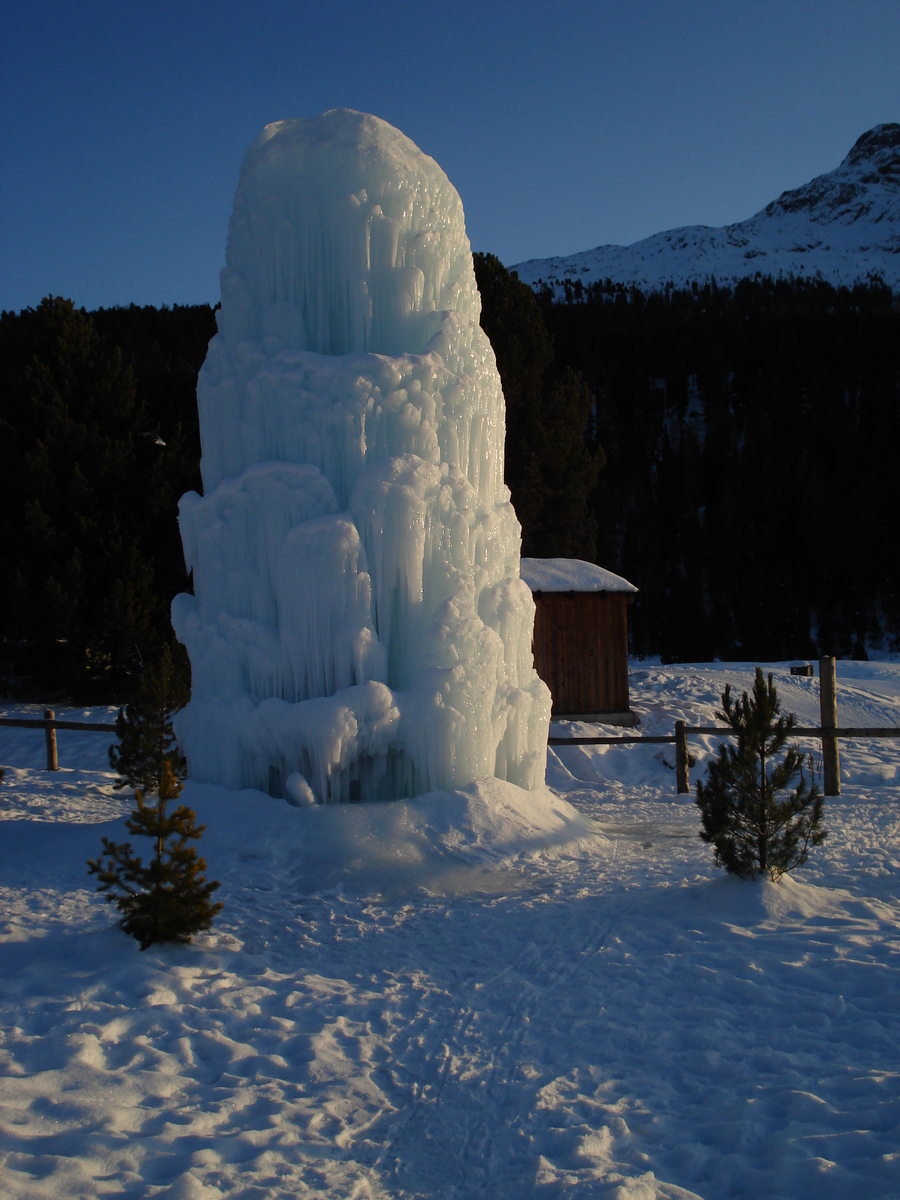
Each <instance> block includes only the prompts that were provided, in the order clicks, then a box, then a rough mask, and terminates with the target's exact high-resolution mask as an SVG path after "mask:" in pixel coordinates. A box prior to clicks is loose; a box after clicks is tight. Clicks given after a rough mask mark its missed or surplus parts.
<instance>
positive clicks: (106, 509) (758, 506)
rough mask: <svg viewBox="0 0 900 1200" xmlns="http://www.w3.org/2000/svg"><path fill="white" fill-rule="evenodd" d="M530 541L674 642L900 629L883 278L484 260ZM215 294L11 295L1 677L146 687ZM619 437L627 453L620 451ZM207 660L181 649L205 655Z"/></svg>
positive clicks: (511, 456) (786, 647)
mask: <svg viewBox="0 0 900 1200" xmlns="http://www.w3.org/2000/svg"><path fill="white" fill-rule="evenodd" d="M475 268H476V274H477V278H478V284H479V288H480V290H481V295H482V301H483V312H482V319H481V320H482V325H483V327H484V329H485V331H486V332H487V334H488V336H489V337H490V339H491V343H492V345H493V347H494V350H495V353H496V356H497V363H498V367H499V370H500V375H501V378H502V380H503V388H504V394H505V396H506V403H507V445H506V478H507V482H508V484H509V486H510V489H511V492H512V497H513V503H514V504H515V507H516V511H517V513H518V515H519V518H520V520H521V521H522V525H523V553H524V554H526V555H533V556H538V557H540V556H573V557H578V558H586V559H589V560H594V561H597V562H599V563H601V564H602V565H604V566H607V567H609V568H611V569H612V570H614V571H618V572H619V573H620V574H622V575H624V576H626V578H628V579H630V580H631V581H632V582H633V583H635V584H636V585H637V586H638V587H639V588H640V596H639V597H638V600H637V602H636V604H635V605H634V606H633V607H632V609H631V614H630V624H631V634H632V639H633V640H632V649H633V650H634V651H635V652H637V653H644V654H654V653H657V654H661V655H662V656H663V657H664V658H667V659H682V660H706V659H711V658H713V657H715V656H719V657H721V658H725V659H728V658H743V659H756V660H760V659H768V658H788V657H795V656H797V657H799V656H804V655H813V654H816V653H817V652H822V653H835V654H838V655H842V656H849V655H852V654H861V653H863V652H864V646H865V642H866V640H867V639H868V640H871V639H873V638H877V637H878V636H879V635H880V634H881V633H883V632H886V633H887V635H888V638H889V640H890V639H891V638H892V639H894V641H895V642H896V640H897V639H898V638H900V472H898V471H897V470H896V468H895V466H894V457H895V455H896V452H897V446H898V445H900V302H898V300H897V299H895V298H894V297H893V296H892V294H891V292H890V291H889V290H888V289H887V288H885V287H883V286H881V285H878V284H873V285H871V286H867V287H857V288H854V289H852V290H848V289H835V288H833V287H830V286H829V285H827V284H824V283H821V282H797V283H782V282H779V283H772V282H771V281H768V280H763V281H752V282H749V281H748V282H746V283H742V284H740V285H739V286H738V287H737V288H735V289H734V290H729V289H724V288H723V289H720V288H716V287H715V286H714V285H711V286H709V287H706V288H703V289H698V288H696V287H695V288H693V289H691V290H684V291H673V290H667V291H666V292H664V293H657V294H653V295H650V296H644V295H642V294H641V293H640V292H637V291H634V290H629V289H625V288H622V287H614V286H609V285H608V286H605V287H601V286H597V287H594V288H590V289H578V288H577V287H575V288H572V289H571V290H570V294H569V298H568V300H567V301H565V302H562V303H554V302H553V301H552V300H551V298H550V297H549V295H547V294H544V295H543V296H540V297H536V296H535V295H534V293H533V292H532V291H531V289H530V288H528V287H527V286H526V285H525V284H523V283H521V282H520V281H519V280H518V279H517V278H516V277H515V275H511V274H510V273H509V272H508V271H506V270H505V268H504V267H503V266H502V265H501V264H500V262H499V261H498V260H497V259H496V258H494V257H493V256H491V255H476V256H475ZM214 332H215V314H214V312H213V310H212V308H210V307H209V306H208V305H202V306H194V307H184V308H180V307H177V306H176V307H175V308H173V309H167V308H164V309H160V310H157V309H155V308H150V307H147V308H137V307H134V306H132V307H131V308H128V309H109V310H104V309H100V310H99V311H97V312H94V313H86V312H84V311H83V310H78V309H76V308H75V307H74V305H72V303H71V302H70V301H66V300H61V299H58V298H56V299H54V298H48V299H47V300H44V301H43V302H42V304H41V305H40V306H39V307H38V308H37V309H26V310H24V311H23V312H21V313H18V314H14V313H3V314H2V316H0V513H2V521H0V691H4V692H9V691H18V692H27V691H31V692H32V693H33V694H36V695H39V696H40V697H41V698H43V699H49V698H51V697H52V696H53V695H55V694H59V695H62V694H68V695H70V696H71V697H73V698H84V699H92V698H98V699H103V700H106V701H115V702H124V701H128V700H129V699H131V698H133V697H134V696H135V695H136V694H137V690H138V689H139V686H140V675H141V667H142V663H143V662H144V661H145V660H147V661H156V660H158V658H159V656H160V654H161V653H162V652H163V649H164V648H165V647H166V646H169V647H170V648H171V649H173V650H174V652H175V653H176V655H181V651H180V648H178V647H177V646H176V645H175V643H174V641H173V637H172V631H171V627H170V623H169V605H170V603H171V599H172V597H173V596H174V595H175V593H176V592H178V591H181V590H184V589H185V588H186V587H187V586H188V580H187V577H186V575H185V571H184V562H183V558H182V551H181V541H180V537H179V534H178V526H177V504H178V498H179V497H180V496H181V495H182V493H183V492H185V491H187V490H188V489H190V488H199V486H200V476H199V459H200V444H199V432H198V425H197V405H196V384H197V373H198V371H199V368H200V366H201V364H202V362H203V360H204V358H205V356H206V349H207V345H208V342H209V340H210V338H211V337H212V335H213V333H214ZM604 450H605V452H606V453H605V455H604ZM181 661H183V656H182V660H181Z"/></svg>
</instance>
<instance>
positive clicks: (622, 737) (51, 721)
mask: <svg viewBox="0 0 900 1200" xmlns="http://www.w3.org/2000/svg"><path fill="white" fill-rule="evenodd" d="M819 706H820V711H821V713H822V724H821V725H795V726H794V728H793V729H792V730H791V734H792V736H795V737H814V738H821V741H822V759H823V764H824V773H825V795H826V796H839V795H840V794H841V775H840V758H839V755H838V749H837V743H838V738H900V728H895V727H893V726H877V727H872V728H864V727H861V726H855V725H847V726H840V725H838V723H837V687H836V679H835V660H834V659H833V658H821V659H819ZM3 725H7V726H9V725H13V726H18V727H19V728H20V729H43V730H44V733H45V735H46V739H47V770H48V771H58V770H59V757H58V752H57V746H56V731H57V729H75V730H83V731H84V732H85V733H115V732H116V727H115V725H111V724H110V723H109V722H108V721H58V720H57V719H56V713H55V712H54V711H53V709H52V708H45V709H44V715H43V717H0V726H3ZM734 736H735V732H734V730H733V729H732V728H731V726H730V725H687V724H686V723H685V722H684V721H676V722H675V732H674V733H672V734H641V733H635V734H598V735H596V736H591V737H551V738H548V739H547V743H548V745H550V746H624V745H629V744H632V745H633V744H635V743H642V744H644V745H657V746H659V745H670V746H671V745H674V746H675V778H676V786H677V789H678V792H679V793H682V794H683V793H685V792H690V790H691V781H690V758H689V756H688V748H687V739H688V738H689V737H734Z"/></svg>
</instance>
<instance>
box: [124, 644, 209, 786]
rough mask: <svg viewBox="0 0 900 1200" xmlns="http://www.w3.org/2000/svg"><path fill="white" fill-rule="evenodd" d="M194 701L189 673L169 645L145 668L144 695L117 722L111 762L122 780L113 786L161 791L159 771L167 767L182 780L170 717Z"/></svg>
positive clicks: (180, 765)
mask: <svg viewBox="0 0 900 1200" xmlns="http://www.w3.org/2000/svg"><path fill="white" fill-rule="evenodd" d="M189 699H190V685H189V683H188V680H187V672H186V670H185V668H184V667H183V666H182V665H181V664H180V663H179V662H178V661H177V660H176V658H175V656H174V655H173V654H172V652H171V650H170V649H169V647H168V646H166V647H165V648H164V649H163V652H162V654H161V655H160V658H159V660H158V663H157V664H156V665H155V666H147V667H146V668H145V669H144V673H143V676H142V678H141V689H140V695H139V697H138V699H137V700H135V701H133V702H132V703H131V704H129V705H128V707H127V708H125V709H119V715H118V717H116V734H117V736H118V739H119V744H118V746H110V748H109V761H110V765H111V766H112V768H113V770H115V771H116V772H118V775H119V778H118V780H117V781H116V782H115V783H114V784H113V787H116V788H124V787H133V788H140V789H141V790H142V791H153V792H155V791H158V789H159V785H160V778H161V776H160V770H161V767H162V764H163V763H164V762H167V763H168V764H169V766H170V767H171V768H172V773H173V775H175V776H176V777H177V778H183V777H184V765H183V760H182V758H181V755H180V754H179V752H178V746H177V744H176V742H175V734H174V733H173V732H172V717H173V716H174V714H175V713H176V712H178V710H179V709H181V708H184V706H185V704H187V702H188V700H189Z"/></svg>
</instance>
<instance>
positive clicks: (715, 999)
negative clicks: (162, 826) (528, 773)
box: [0, 662, 900, 1200]
mask: <svg viewBox="0 0 900 1200" xmlns="http://www.w3.org/2000/svg"><path fill="white" fill-rule="evenodd" d="M754 666H755V664H752V663H748V664H739V663H720V664H715V665H697V666H662V665H659V664H653V663H648V662H640V663H632V665H631V680H630V693H631V698H632V703H633V706H634V708H635V710H636V711H637V712H638V713H639V715H640V718H641V729H642V731H643V732H646V733H651V734H656V733H671V731H672V729H673V726H674V722H675V720H677V719H680V720H686V721H687V722H688V724H696V725H707V724H712V723H714V718H713V714H714V711H715V709H716V708H717V707H719V705H720V696H721V692H722V690H723V688H724V685H725V684H726V683H731V685H732V687H733V688H735V689H737V690H741V689H747V688H750V687H752V683H753V675H754ZM763 666H764V669H766V670H772V671H773V673H774V675H775V683H776V686H777V688H778V691H779V695H780V696H781V697H782V699H783V701H784V704H785V708H786V709H788V710H791V711H793V712H795V713H796V714H797V717H798V721H799V722H800V724H802V725H814V724H815V723H816V716H817V710H818V680H817V679H815V678H801V677H797V676H791V675H790V674H789V671H788V664H785V663H773V664H763ZM837 678H838V715H839V720H840V722H841V723H842V724H844V723H846V724H848V725H849V724H852V725H874V726H884V725H900V663H896V662H894V663H849V662H839V663H838V664H837ZM34 711H39V710H34ZM3 715H10V716H12V715H16V714H15V713H14V712H13V711H12V709H11V708H6V709H4V710H3ZM22 715H24V714H22ZM58 715H59V716H60V717H69V718H71V717H74V718H78V717H80V718H81V719H89V718H90V717H91V716H93V717H94V719H98V720H99V719H104V720H108V719H109V717H110V715H112V714H111V713H108V712H107V711H106V710H99V711H98V710H94V711H93V712H88V711H79V712H70V711H67V712H63V711H62V710H58ZM578 728H583V727H582V726H579V725H577V724H576V723H564V722H559V723H558V726H557V727H555V730H554V732H560V733H562V732H564V731H565V730H567V729H571V730H573V731H574V730H576V729H578ZM594 729H596V727H594ZM609 732H611V733H615V732H616V731H615V730H610V731H609ZM58 738H59V758H60V763H61V770H60V771H59V772H57V773H55V774H50V773H48V772H46V771H44V770H43V767H44V762H45V750H44V735H43V732H42V731H41V730H40V729H37V730H19V729H10V728H3V729H0V763H2V764H3V765H4V766H5V767H6V778H5V781H4V782H3V783H2V784H0V1195H3V1196H14V1197H16V1198H17V1200H19V1198H21V1200H38V1198H40V1200H63V1198H66V1200H70V1198H72V1197H76V1196H77V1197H91V1198H93V1197H102V1196H122V1195H125V1196H134V1197H155V1196H166V1197H168V1196H172V1197H176V1198H177V1197H188V1198H193V1197H198V1198H203V1200H207V1198H215V1197H225V1196H228V1197H231V1196H235V1197H238V1196H248V1197H273V1198H276V1197H277V1198H279V1200H280V1198H281V1197H284V1198H285V1200H287V1198H288V1197H290V1198H291V1200H293V1198H294V1197H297V1196H317V1197H321V1198H323V1200H344V1198H345V1197H354V1196H355V1197H372V1198H375V1200H382V1198H385V1197H391V1198H396V1200H410V1198H412V1197H422V1198H424V1197H434V1198H436V1200H437V1198H438V1197H441V1198H443V1197H451V1196H456V1197H466V1198H468V1197H473V1198H475V1197H484V1198H485V1200H487V1198H488V1197H490V1198H491V1200H521V1197H524V1196H540V1197H551V1196H565V1197H567V1198H571V1200H596V1198H597V1197H609V1198H610V1200H614V1198H616V1197H619V1198H626V1200H637V1198H642V1200H643V1198H651V1200H676V1198H680V1200H685V1198H687V1197H701V1198H702V1200H720V1198H721V1197H724V1196H738V1197H739V1196H747V1197H750V1196H752V1197H766V1200H847V1198H848V1197H853V1198H855V1197H857V1196H864V1197H866V1198H867V1200H896V1198H897V1196H898V1194H900V1187H898V1180H900V1156H898V1146H900V1066H898V1064H900V939H898V932H897V931H898V922H900V747H898V743H896V742H890V741H887V740H881V741H864V740H862V739H854V740H852V741H842V743H841V772H842V779H843V795H842V796H840V797H837V798H833V799H828V800H827V801H826V805H825V823H826V826H827V828H828V831H829V833H828V838H827V839H826V841H825V842H824V843H823V844H822V845H821V846H820V847H818V848H817V849H816V850H815V851H814V852H813V853H812V854H811V856H810V859H809V862H808V864H807V865H806V866H805V867H804V868H803V869H802V870H800V871H798V872H797V873H796V874H794V875H792V876H786V877H784V878H783V879H782V880H781V881H780V882H779V883H778V884H772V883H769V882H768V881H764V882H757V883H753V884H746V883H741V882H739V881H737V880H733V879H729V878H728V877H726V876H725V875H724V874H723V872H721V871H718V870H716V869H715V867H714V866H713V864H712V855H711V853H710V850H709V847H708V846H705V845H704V844H703V843H702V842H701V841H700V839H699V837H698V829H699V817H698V813H697V809H696V805H695V803H694V799H693V796H678V795H677V794H676V792H675V773H674V770H673V766H674V759H673V755H672V748H671V747H670V746H665V745H662V746H660V745H655V744H650V745H643V746H642V745H631V744H630V745H623V746H621V747H619V746H582V747H575V746H573V747H569V748H566V747H554V748H553V749H552V750H551V751H550V753H549V759H550V763H549V767H548V779H549V780H550V781H551V784H552V787H551V789H550V790H549V791H545V790H544V789H535V790H534V791H532V792H530V793H526V792H524V791H522V790H521V789H519V788H515V787H511V786H510V785H508V784H506V783H503V782H502V781H499V780H490V781H485V782H482V783H478V784H474V785H471V786H469V787H466V788H461V789H455V790H453V791H451V792H448V793H444V794H440V795H424V796H419V797H416V798H414V799H410V800H399V801H393V802H390V803H386V804H380V805H352V806H345V807H343V808H341V809H336V808H329V807H327V806H325V807H323V806H320V805H316V806H314V807H306V808H297V807H294V806H292V805H291V804H290V802H289V799H290V797H289V798H288V802H286V801H285V800H277V799H273V798H271V797H269V796H266V795H262V794H260V793H259V792H245V793H234V792H231V791H228V790H226V789H224V788H221V787H218V786H213V785H200V784H196V783H188V784H187V786H186V788H185V792H184V796H183V798H184V799H185V801H186V802H187V803H189V804H190V805H192V806H193V807H194V808H195V809H196V810H197V813H198V816H199V817H200V819H201V820H202V821H204V822H205V823H206V826H207V829H206V832H205V833H204V835H203V839H202V841H201V843H200V849H201V851H202V852H203V854H204V855H205V856H206V859H207V862H208V866H209V874H210V876H211V877H213V878H216V879H219V880H221V882H222V886H221V888H220V890H219V892H218V893H217V896H218V897H219V898H220V899H222V900H223V901H224V904H225V908H224V910H223V911H222V913H221V914H220V915H219V917H218V918H217V919H216V923H215V925H214V927H213V929H212V931H211V932H210V933H209V934H206V935H203V936H201V937H198V938H197V939H195V941H194V943H193V944H192V945H190V946H187V947H176V946H167V947H151V948H150V949H149V950H147V951H146V952H145V953H143V954H142V953H141V952H140V950H139V949H138V946H137V944H136V943H135V942H134V941H133V940H131V939H130V938H128V937H127V936H126V935H125V934H123V933H122V932H121V931H119V930H118V929H116V927H115V925H114V919H113V914H112V913H111V911H110V909H109V908H108V907H107V906H106V905H105V904H104V903H103V902H102V900H101V898H100V897H99V896H97V894H96V893H95V891H94V890H93V889H94V884H95V881H94V880H93V879H91V878H89V877H88V875H87V873H86V870H85V859H86V858H87V857H88V856H89V855H90V856H94V855H96V854H97V853H98V851H99V850H100V839H101V837H102V836H104V835H105V836H108V837H112V838H116V839H119V838H122V837H123V836H124V835H125V828H124V818H125V815H126V814H127V812H128V811H129V810H130V808H131V807H132V805H133V800H132V799H131V798H130V797H128V796H126V795H123V794H122V793H121V792H115V791H113V789H112V783H113V781H114V776H113V775H112V774H111V772H110V771H109V765H108V761H107V757H106V753H107V745H106V739H105V738H104V737H102V736H100V735H94V734H79V733H75V732H71V731H68V730H60V731H59V734H58ZM803 748H804V750H807V749H809V750H812V751H813V752H814V754H815V753H816V752H817V747H816V744H815V742H814V741H810V742H808V743H807V742H804V743H803ZM691 750H692V752H693V753H695V754H696V757H697V762H696V764H695V765H694V766H692V767H691V778H692V781H696V780H697V779H701V778H703V771H704V769H705V764H706V763H707V761H708V759H709V757H710V755H711V754H712V753H714V750H715V742H714V741H713V739H711V738H706V737H703V738H699V737H698V738H695V739H692V741H691ZM287 790H288V791H290V789H289V788H288V789H287Z"/></svg>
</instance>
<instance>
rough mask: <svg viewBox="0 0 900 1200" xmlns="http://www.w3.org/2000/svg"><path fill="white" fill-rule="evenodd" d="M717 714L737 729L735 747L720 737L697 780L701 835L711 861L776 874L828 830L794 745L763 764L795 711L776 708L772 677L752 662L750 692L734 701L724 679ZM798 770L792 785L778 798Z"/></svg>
mask: <svg viewBox="0 0 900 1200" xmlns="http://www.w3.org/2000/svg"><path fill="white" fill-rule="evenodd" d="M716 716H717V717H718V718H719V720H721V721H725V722H727V724H728V725H730V726H731V728H732V729H733V730H734V732H735V734H736V735H737V746H734V745H727V744H726V743H725V742H722V744H721V745H720V746H719V751H718V756H717V757H716V758H715V759H714V760H713V761H712V762H711V763H710V766H709V782H708V783H706V784H705V785H704V784H703V783H702V782H701V783H698V784H697V804H698V806H699V808H700V811H701V815H702V820H703V829H702V830H701V831H700V837H701V838H702V839H703V841H704V842H711V843H712V844H713V845H714V846H715V857H716V865H717V866H723V867H725V869H726V871H728V872H729V873H730V874H733V875H740V876H742V877H743V878H750V879H753V878H755V876H756V873H757V871H758V872H759V873H760V874H768V875H769V876H770V877H771V878H772V879H778V878H779V877H780V876H781V875H782V874H783V873H784V872H785V871H791V870H793V869H794V867H799V866H800V865H801V863H803V862H805V860H806V856H807V852H808V850H809V847H810V846H818V845H819V843H820V842H821V841H822V840H823V838H824V837H825V836H826V831H825V829H824V828H823V827H822V804H823V801H822V796H821V794H820V793H819V789H818V787H817V786H816V784H815V783H813V784H811V785H810V784H807V781H806V778H805V776H804V773H803V766H802V758H801V755H800V752H799V750H797V749H796V747H790V748H789V749H788V750H787V751H786V753H785V756H784V758H783V759H782V760H781V761H780V762H777V763H774V764H773V766H772V768H771V770H770V769H769V768H768V766H767V763H768V762H769V761H770V760H772V759H774V757H775V756H776V755H778V754H780V753H781V751H782V750H783V749H784V744H785V742H786V741H787V738H788V736H789V735H790V732H791V730H792V729H793V728H794V724H795V721H794V715H793V713H790V714H788V715H787V716H783V715H782V714H781V704H780V701H779V700H778V695H777V693H776V691H775V687H774V685H773V683H772V676H771V675H769V678H768V683H767V682H766V680H765V679H764V678H763V673H762V669H761V668H760V667H757V668H756V682H755V683H754V685H753V695H752V697H751V696H748V695H747V693H746V692H744V693H743V696H742V697H741V699H740V700H737V701H734V700H732V698H731V685H730V684H726V687H725V691H724V693H723V695H722V711H721V712H717V713H716ZM798 774H799V777H800V778H799V782H798V784H797V786H796V787H795V788H794V790H793V791H791V792H790V793H789V794H788V795H787V796H785V797H783V798H779V793H782V792H785V791H787V789H788V788H789V787H790V786H791V784H792V782H793V781H794V779H795V778H796V777H797V775H798Z"/></svg>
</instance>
